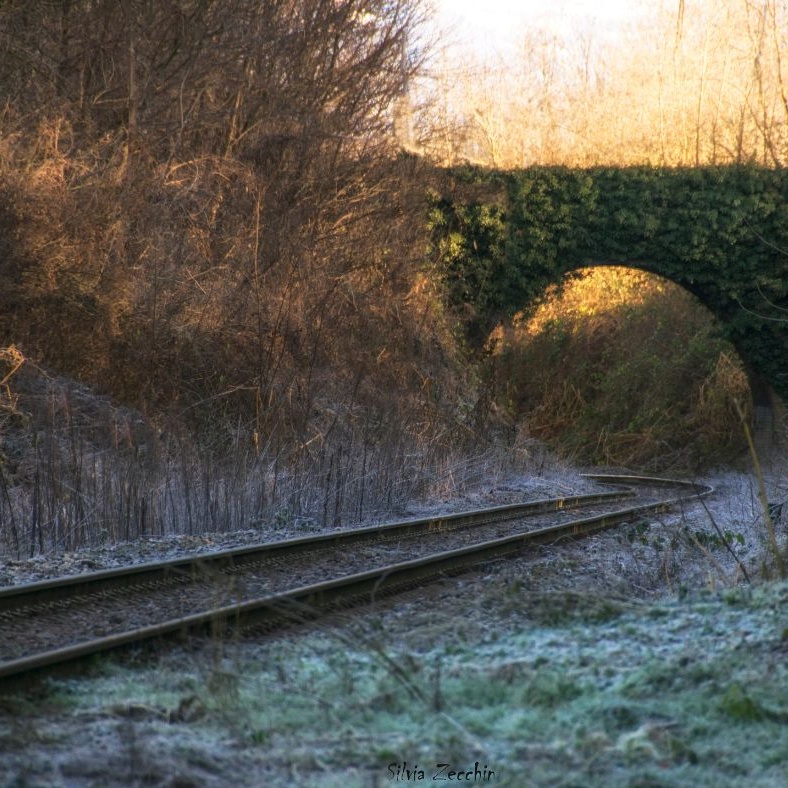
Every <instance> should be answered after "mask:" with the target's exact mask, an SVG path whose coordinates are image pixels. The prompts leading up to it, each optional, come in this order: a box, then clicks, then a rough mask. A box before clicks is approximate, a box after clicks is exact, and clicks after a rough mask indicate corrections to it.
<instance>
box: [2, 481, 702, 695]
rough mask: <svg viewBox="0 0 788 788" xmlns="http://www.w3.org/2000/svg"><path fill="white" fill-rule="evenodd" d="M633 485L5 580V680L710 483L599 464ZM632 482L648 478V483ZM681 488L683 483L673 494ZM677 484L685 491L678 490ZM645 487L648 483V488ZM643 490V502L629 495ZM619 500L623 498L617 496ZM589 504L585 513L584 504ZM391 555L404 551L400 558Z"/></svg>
mask: <svg viewBox="0 0 788 788" xmlns="http://www.w3.org/2000/svg"><path fill="white" fill-rule="evenodd" d="M590 477H591V478H592V479H593V480H595V481H597V482H599V483H600V484H606V485H617V486H623V485H626V487H627V489H619V490H615V491H610V492H601V493H594V494H590V495H582V496H572V497H566V498H557V499H546V500H542V501H533V502H527V503H523V504H510V505H507V506H497V507H492V508H490V509H483V510H477V511H473V512H462V513H459V514H453V515H447V516H443V517H430V518H423V519H418V520H408V521H404V522H399V523H390V524H387V525H380V526H372V527H368V528H361V529H355V530H348V531H341V532H337V533H330V534H323V535H321V536H317V537H312V538H302V539H290V540H284V541H281V542H272V543H268V544H263V545H258V546H254V547H245V548H240V549H236V550H225V551H221V552H217V553H209V554H205V555H200V556H195V557H190V558H188V559H177V560H172V561H164V562H157V563H155V564H143V565H138V566H133V567H127V568H124V569H119V570H108V571H103V572H95V573H90V574H85V575H76V576H72V577H67V578H57V579H54V580H49V581H44V582H38V583H31V584H26V585H20V586H12V587H8V588H4V589H0V644H2V646H0V686H2V687H3V688H8V687H13V686H18V685H19V682H20V681H23V680H24V679H26V678H34V677H36V676H37V675H40V674H41V673H42V672H51V671H53V670H59V669H61V668H62V667H64V666H72V667H73V666H74V665H77V664H79V663H80V662H81V661H83V660H85V659H86V658H87V657H89V656H91V655H93V654H96V653H102V652H106V651H109V650H112V649H117V648H120V647H126V646H130V645H134V644H139V643H145V642H149V641H151V640H154V639H159V638H163V637H173V636H178V635H184V634H198V633H206V632H212V633H214V634H217V633H218V632H221V633H224V632H225V630H226V629H227V628H228V627H241V628H252V627H254V628H264V629H272V628H274V627H276V626H280V625H281V624H283V623H289V622H293V621H303V620H309V619H312V618H315V617H317V616H319V615H320V614H322V613H323V612H326V611H329V610H333V609H336V608H338V607H347V606H350V605H355V604H359V603H364V602H370V601H371V600H374V599H375V598H378V597H379V596H381V595H384V594H392V593H396V592H398V591H401V590H405V589H409V588H413V587H415V586H417V585H419V584H423V583H425V582H428V581H429V580H430V579H431V578H435V577H441V576H446V575H447V574H456V573H459V572H461V571H463V570H465V569H467V568H468V567H470V566H472V565H474V564H478V563H480V562H484V561H490V560H495V559H498V558H502V557H506V556H509V555H512V554H515V553H519V552H520V551H522V550H523V549H525V548H526V547H529V546H532V545H536V544H544V543H553V542H556V541H560V540H561V539H566V538H571V537H578V536H583V535H587V534H589V533H594V532H596V531H599V530H602V529H604V528H608V527H610V526H612V525H615V524H617V523H621V522H626V521H636V520H637V519H638V518H641V517H643V516H645V515H647V514H650V513H653V512H655V511H660V510H666V509H667V508H669V507H672V506H674V505H677V504H679V503H681V502H682V501H685V500H688V499H691V498H697V497H698V496H702V495H707V494H709V493H710V492H711V489H710V488H708V487H705V486H701V485H695V484H692V483H688V482H677V481H673V480H662V479H655V478H649V477H632V476H626V477H622V476H612V475H591V476H590ZM633 487H639V488H640V490H641V493H640V495H638V494H637V493H635V491H634V490H633V489H632V488H633ZM666 490H673V491H674V492H673V494H666V492H665V491H666ZM676 492H678V494H676ZM644 493H645V494H644ZM635 497H637V498H638V501H637V503H636V504H635V505H630V506H624V507H620V506H618V505H619V504H620V503H621V502H622V501H623V500H627V499H632V498H635ZM613 505H616V506H617V508H612V509H611V506H613ZM580 508H583V509H584V510H585V511H584V514H585V516H584V517H582V518H577V517H575V516H574V515H575V514H576V512H575V510H577V509H580ZM392 557H393V558H394V559H395V560H396V562H395V563H390V562H391V560H392Z"/></svg>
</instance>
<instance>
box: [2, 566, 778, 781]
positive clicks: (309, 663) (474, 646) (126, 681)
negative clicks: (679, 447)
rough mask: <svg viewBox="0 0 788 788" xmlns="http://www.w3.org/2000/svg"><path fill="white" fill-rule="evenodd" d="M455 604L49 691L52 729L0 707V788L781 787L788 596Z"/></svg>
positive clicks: (414, 607) (409, 609)
mask: <svg viewBox="0 0 788 788" xmlns="http://www.w3.org/2000/svg"><path fill="white" fill-rule="evenodd" d="M447 588H448V587H447ZM456 593H457V595H458V596H457V599H456V600H455V601H456V603H457V604H458V605H459V606H462V605H463V604H464V605H466V606H467V609H468V610H469V615H468V619H467V620H466V621H463V620H462V618H461V617H455V618H453V619H452V620H451V621H448V620H445V619H444V618H443V617H442V616H443V615H444V614H445V609H444V608H441V606H440V605H436V606H434V607H433V609H432V610H430V606H429V605H418V604H416V603H411V604H410V605H409V604H405V606H404V607H403V606H399V607H396V606H392V607H390V608H388V609H385V610H381V611H379V613H378V614H376V615H374V616H373V617H367V618H366V619H365V620H364V621H363V622H359V620H358V619H352V620H351V621H350V622H341V621H340V622H334V624H333V625H332V626H331V627H326V628H325V629H324V630H323V631H322V632H318V633H314V632H313V633H307V632H296V633H291V634H289V635H287V636H280V637H278V638H276V639H271V640H263V641H260V642H258V643H238V644H232V643H225V644H212V645H211V646H210V647H208V648H206V649H205V650H204V651H201V652H199V653H198V654H197V655H194V654H192V655H191V656H189V657H188V661H185V660H184V655H183V654H181V655H172V654H169V655H165V657H164V658H163V659H162V660H161V661H160V662H159V663H158V664H157V665H156V666H155V667H153V666H147V667H145V666H137V667H134V666H132V665H128V664H126V665H118V664H116V663H112V664H107V665H105V666H104V668H103V669H102V670H101V671H99V674H98V675H97V676H95V677H93V678H92V679H90V680H78V681H77V680H74V681H68V682H59V683H57V684H54V685H53V686H52V687H51V689H50V690H49V692H48V693H47V695H46V696H45V698H44V699H43V701H42V702H43V703H44V710H42V708H41V707H40V706H36V707H32V706H29V705H25V706H21V705H19V704H17V705H16V706H14V704H13V703H12V702H10V701H6V704H5V709H6V711H5V713H4V714H3V716H2V717H0V732H1V733H2V737H3V739H2V740H3V741H4V742H5V743H6V745H7V746H6V747H3V748H2V751H3V754H2V756H0V766H2V768H0V774H5V775H8V776H9V780H10V781H9V783H7V784H9V785H11V784H13V785H127V784H129V785H131V784H138V783H140V782H144V783H145V784H150V785H173V784H178V785H234V786H236V785H238V786H240V785H248V786H256V785H260V786H262V785H266V786H279V785H281V786H292V785H295V786H339V785H342V786H348V787H349V786H371V785H407V784H410V785H417V784H426V783H428V782H433V781H432V779H431V778H432V776H433V774H434V773H435V771H436V770H437V767H436V764H438V763H449V764H451V768H452V769H455V770H457V769H462V770H463V772H464V771H466V770H469V769H471V770H472V769H474V768H475V765H476V764H477V763H478V765H479V772H480V773H481V775H482V778H480V779H477V781H476V783H475V784H477V785H479V784H488V785H506V786H560V785H563V786H578V787H579V786H689V785H692V786H706V785H708V786H711V785H713V786H715V788H718V787H719V786H735V785H747V786H763V787H766V786H781V785H785V784H788V756H786V753H788V664H787V663H788V660H787V659H786V657H787V656H788V607H787V603H788V584H785V583H775V584H766V585H763V586H760V587H757V588H755V589H749V588H736V589H728V590H724V591H720V592H718V593H714V594H711V593H708V594H695V595H692V596H689V597H685V598H683V599H681V600H678V599H677V600H673V601H671V600H668V601H661V602H658V603H643V602H634V601H631V600H624V599H620V598H604V597H600V596H598V595H594V594H588V595H585V594H578V593H574V592H560V591H559V592H551V593H545V594H534V593H529V592H526V591H523V590H522V589H521V588H518V587H517V586H514V585H512V584H510V583H508V584H507V583H504V582H503V581H495V580H490V579H489V578H487V579H486V580H485V579H477V580H476V581H473V582H470V583H468V584H467V585H465V586H463V587H461V588H460V589H459V590H457V592H456ZM471 596H473V597H474V598H475V600H476V603H478V604H476V605H471V604H469V599H470V597H471ZM472 610H473V611H475V612H473V613H471V612H470V611H472ZM480 610H485V611H487V615H488V618H487V619H486V620H485V619H484V618H483V617H482V618H480V617H479V611H480ZM9 743H10V746H8V745H9ZM403 764H406V766H403ZM398 767H399V772H398V771H397V769H398ZM485 767H486V769H487V774H488V775H489V771H490V770H492V771H493V772H494V777H493V778H492V779H489V780H484V779H483V777H484V774H485V772H484V768H485ZM405 768H407V769H408V770H409V771H410V772H411V779H410V780H407V779H404V777H406V773H405V772H404V769H405ZM420 770H423V772H424V779H423V780H419V779H413V778H414V777H416V778H418V777H419V776H420V774H421V771H420ZM397 774H399V776H400V780H399V781H397V780H396V779H395V778H396V776H397ZM176 778H177V780H180V782H175V780H176ZM15 779H16V780H17V782H13V781H14V780H15ZM25 781H27V782H25ZM135 781H136V782H135Z"/></svg>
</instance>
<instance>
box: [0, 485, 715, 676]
mask: <svg viewBox="0 0 788 788" xmlns="http://www.w3.org/2000/svg"><path fill="white" fill-rule="evenodd" d="M589 476H590V477H591V478H594V479H597V480H599V481H600V483H605V484H619V483H623V482H622V481H619V480H622V478H625V479H626V483H637V484H649V485H655V486H678V487H680V488H681V489H684V490H685V491H686V492H685V494H684V495H678V496H674V497H672V498H667V499H663V500H660V501H656V502H652V503H647V504H641V505H638V506H633V507H627V508H624V509H619V510H617V511H613V512H609V513H607V514H602V515H596V516H592V517H587V518H584V519H579V520H572V521H570V522H567V523H563V524H560V525H554V526H547V527H544V528H539V529H537V530H534V531H529V532H526V533H521V534H516V535H512V536H506V537H502V538H499V539H493V540H488V541H485V542H482V543H479V544H475V545H471V546H468V547H462V548H458V549H455V550H449V551H445V552H442V553H436V554H433V555H429V556H426V557H423V558H418V559H415V560H411V561H406V562H402V563H398V564H391V565H388V566H384V567H380V568H376V569H372V570H369V571H366V572H359V573H354V574H351V575H347V576H344V577H340V578H336V579H333V580H328V581H324V582H320V583H316V584H313V585H309V586H303V587H300V588H294V589H291V590H289V591H287V592H283V593H278V594H274V595H270V596H266V597H263V598H260V599H256V600H251V601H247V602H242V603H237V604H233V605H228V606H225V607H221V608H218V609H214V610H209V611H205V612H202V613H196V614H193V615H189V616H185V617H182V618H178V619H174V620H171V621H166V622H163V623H160V624H156V625H152V626H148V627H142V628H138V629H135V630H131V631H128V632H124V633H119V634H116V635H111V636H107V637H102V638H98V639H96V640H92V641H87V642H84V643H79V644H76V645H73V646H69V647H66V648H61V649H55V650H51V651H48V652H45V653H40V654H35V655H32V656H29V657H24V658H20V659H16V660H13V661H8V662H5V663H2V664H0V687H1V688H8V686H9V682H11V681H14V682H15V683H16V686H17V687H18V686H19V682H20V681H24V680H29V679H34V678H35V677H36V676H37V675H40V674H41V673H42V672H50V671H51V670H53V669H54V668H59V669H60V668H62V667H64V666H69V665H74V664H76V663H79V662H80V661H81V660H84V659H85V658H87V657H92V656H93V655H96V654H101V653H106V652H110V651H114V650H117V649H121V648H125V647H128V646H131V645H142V644H145V643H150V642H152V641H157V640H160V639H164V638H174V637H178V636H188V635H196V634H197V635H199V634H205V633H211V634H213V635H217V636H222V635H223V634H224V633H225V632H226V631H227V630H228V629H241V630H243V629H250V628H263V629H271V628H274V627H276V626H279V625H281V624H283V623H284V624H291V623H300V622H304V621H308V620H312V619H315V618H317V617H319V616H321V615H323V614H325V613H327V612H330V611H332V610H336V609H341V608H345V607H350V606H354V605H357V604H360V603H370V602H375V601H376V600H377V599H380V598H382V597H384V596H388V595H390V594H394V593H397V592H399V591H402V590H405V589H408V588H413V587H415V586H418V585H421V584H423V583H425V582H427V581H428V580H430V579H432V578H436V577H445V576H447V575H453V574H458V573H460V572H462V571H465V570H467V569H468V568H469V567H470V566H473V565H475V564H479V563H484V562H489V561H492V560H498V559H501V558H505V557H508V556H511V555H513V554H517V553H520V552H522V550H523V549H525V548H527V547H530V546H532V545H538V544H545V543H550V544H553V543H557V542H560V541H562V540H566V539H573V538H579V537H582V536H588V535H590V534H593V533H597V532H599V531H602V530H604V529H607V528H610V527H611V526H613V525H616V524H618V523H621V522H624V521H626V520H629V519H632V518H633V517H637V516H639V515H643V514H648V513H654V512H659V511H665V510H667V509H670V508H671V507H672V506H675V505H676V504H679V503H682V502H684V501H687V500H689V499H690V498H691V497H695V498H701V497H704V496H707V495H709V494H711V493H712V492H713V488H712V487H710V486H707V485H701V484H696V483H691V482H673V481H672V480H666V479H657V478H652V477H631V476H630V477H614V476H612V475H604V476H597V475H596V474H591V475H589Z"/></svg>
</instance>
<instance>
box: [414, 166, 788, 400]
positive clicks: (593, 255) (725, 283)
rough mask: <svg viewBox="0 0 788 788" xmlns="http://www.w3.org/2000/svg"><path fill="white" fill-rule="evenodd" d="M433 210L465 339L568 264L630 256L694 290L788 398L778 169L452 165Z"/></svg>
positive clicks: (783, 216)
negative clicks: (503, 168) (488, 168)
mask: <svg viewBox="0 0 788 788" xmlns="http://www.w3.org/2000/svg"><path fill="white" fill-rule="evenodd" d="M447 184H448V185H447ZM475 193H476V195H477V196H475ZM458 195H461V196H458ZM429 221H430V229H431V233H432V255H433V260H434V261H435V263H436V264H437V266H438V269H439V271H440V273H441V276H442V277H443V279H444V282H445V285H446V288H447V297H448V299H449V301H450V303H451V304H452V306H454V307H456V308H458V309H460V311H459V312H458V313H459V314H461V315H462V316H463V319H464V321H465V323H466V327H467V330H468V334H469V337H470V338H471V339H472V340H473V339H477V338H480V337H482V336H483V335H484V333H485V331H486V330H488V329H489V328H491V327H492V326H493V325H494V324H495V323H496V322H497V321H498V320H500V319H502V318H505V317H507V316H510V315H511V314H513V313H514V312H516V311H518V310H521V309H527V308H528V306H529V305H531V304H534V303H535V302H536V301H537V300H538V299H539V298H540V297H541V295H542V294H543V293H544V290H545V287H546V286H547V285H549V284H551V283H559V282H560V281H561V280H562V278H563V276H564V275H565V274H566V273H568V272H570V271H572V270H574V269H577V268H580V267H583V266H588V265H597V264H615V265H628V266H632V267H635V268H640V269H643V270H647V271H651V272H653V273H656V274H660V275H661V276H664V277H666V278H668V279H671V280H673V281H674V282H676V283H678V284H680V285H682V286H683V287H686V288H687V289H688V290H689V291H690V292H692V293H693V294H695V295H696V296H697V297H698V298H699V299H700V300H701V301H702V302H703V303H704V304H705V305H706V306H707V307H708V308H709V309H710V310H711V311H712V312H713V313H714V314H715V315H716V316H717V318H718V319H719V320H720V322H721V324H722V327H723V331H724V333H725V335H726V337H727V338H728V339H729V340H731V342H732V343H733V344H734V346H735V347H736V348H737V350H738V351H739V353H740V354H741V356H742V358H743V360H744V361H745V363H747V364H748V365H750V366H751V367H752V368H753V370H755V371H756V372H757V373H759V374H761V375H762V376H763V377H764V378H766V379H767V380H768V381H769V382H770V383H771V384H772V386H774V388H775V389H776V390H777V391H778V392H779V393H780V394H781V395H782V396H784V397H788V174H786V173H785V172H784V171H782V170H767V169H762V168H757V167H751V166H736V167H700V168H686V169H664V168H652V167H631V168H592V169H569V168H563V167H535V168H531V169H527V170H518V171H511V172H496V171H486V170H481V169H473V168H465V169H457V170H451V171H449V172H448V178H447V180H445V181H444V186H443V187H442V189H441V190H440V192H439V193H436V194H435V195H434V196H433V198H432V200H431V205H430V219H429Z"/></svg>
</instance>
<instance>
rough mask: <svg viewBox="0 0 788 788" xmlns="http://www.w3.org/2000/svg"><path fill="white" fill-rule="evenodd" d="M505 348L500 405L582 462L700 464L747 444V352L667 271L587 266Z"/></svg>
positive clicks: (520, 322)
mask: <svg viewBox="0 0 788 788" xmlns="http://www.w3.org/2000/svg"><path fill="white" fill-rule="evenodd" d="M498 348H499V349H498V356H497V362H498V368H497V369H498V383H499V387H500V389H499V391H500V396H501V399H500V400H499V402H500V404H501V406H502V407H503V408H504V410H505V411H507V412H508V413H509V414H510V416H511V418H512V419H513V420H514V421H515V422H517V423H523V422H524V423H525V424H526V425H527V429H528V431H529V434H531V435H533V436H535V437H539V438H542V439H544V440H547V441H549V442H550V443H551V444H552V445H553V446H554V447H555V448H557V449H558V450H559V451H561V452H562V453H564V454H567V455H569V456H572V457H574V458H575V459H577V460H579V461H581V462H590V463H604V464H608V465H618V466H629V467H641V468H653V469H656V468H661V469H663V470H664V469H665V468H667V467H671V466H672V467H674V468H677V469H682V470H688V469H689V470H692V469H694V468H695V467H697V465H698V464H700V463H702V462H703V461H704V458H708V457H709V456H715V457H717V459H718V460H719V461H722V460H724V459H726V458H728V459H730V458H732V457H734V456H736V455H737V454H738V453H740V452H741V451H742V450H743V448H744V435H743V432H742V430H741V426H740V420H739V417H738V413H737V409H736V403H737V402H738V403H740V402H747V401H748V399H749V386H748V382H747V377H746V374H745V372H744V370H743V368H742V365H741V362H740V361H739V359H738V357H737V356H736V353H735V351H734V350H733V348H732V347H731V346H730V345H729V344H728V343H727V342H725V341H724V340H723V339H722V338H721V337H720V336H719V333H718V330H717V326H716V325H715V323H714V320H713V318H712V316H711V314H710V313H709V312H708V310H706V309H705V308H704V307H703V306H701V305H700V304H699V303H698V302H697V301H696V300H695V299H694V297H693V296H691V295H690V294H689V293H687V292H686V291H685V290H683V289H682V288H680V287H679V286H678V285H674V284H672V283H671V282H668V281H667V280H665V279H660V278H659V277H656V276H652V275H650V274H646V273H643V272H640V271H635V270H631V269H626V268H616V267H604V268H593V269H583V270H581V271H579V272H577V273H576V274H575V275H574V276H573V277H571V278H569V279H568V281H566V282H565V283H564V285H563V288H562V290H561V291H559V290H557V289H554V290H553V291H552V292H551V293H549V294H547V295H546V297H545V300H544V302H543V303H542V304H541V305H540V306H539V307H538V308H537V310H536V311H535V312H534V314H533V315H531V316H530V317H529V316H526V315H522V314H521V315H519V316H518V317H517V318H516V319H515V320H514V321H513V323H512V325H511V326H510V327H509V328H508V329H505V330H504V331H503V336H502V338H501V340H500V342H499V344H498Z"/></svg>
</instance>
